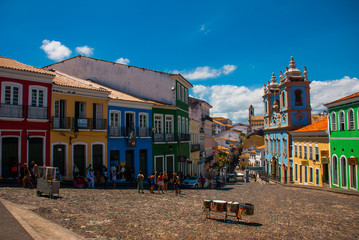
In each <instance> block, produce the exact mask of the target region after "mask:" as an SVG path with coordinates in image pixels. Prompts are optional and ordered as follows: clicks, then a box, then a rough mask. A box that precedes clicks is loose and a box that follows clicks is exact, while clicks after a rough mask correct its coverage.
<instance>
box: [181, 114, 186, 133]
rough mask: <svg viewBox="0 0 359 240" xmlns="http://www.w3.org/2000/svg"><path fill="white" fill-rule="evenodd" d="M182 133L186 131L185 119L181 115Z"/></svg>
mask: <svg viewBox="0 0 359 240" xmlns="http://www.w3.org/2000/svg"><path fill="white" fill-rule="evenodd" d="M182 133H186V121H185V119H184V117H182Z"/></svg>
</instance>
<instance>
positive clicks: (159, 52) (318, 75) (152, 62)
mask: <svg viewBox="0 0 359 240" xmlns="http://www.w3.org/2000/svg"><path fill="white" fill-rule="evenodd" d="M0 9H1V10H2V11H1V12H2V14H1V16H0V55H1V56H5V57H10V58H13V59H16V60H18V61H20V62H23V63H26V64H29V65H33V66H37V67H43V66H45V65H49V64H52V63H54V62H56V61H59V60H62V59H66V58H69V57H73V56H76V55H78V54H82V55H87V56H90V57H94V58H98V59H103V60H107V61H117V60H118V61H119V62H122V63H125V64H129V65H133V66H139V67H144V68H149V69H153V70H159V71H164V72H180V73H182V75H184V76H186V77H187V79H188V80H189V81H190V82H191V83H192V84H193V85H194V88H193V90H192V91H190V94H191V95H192V96H194V97H198V98H202V99H204V100H206V101H208V102H209V103H210V104H211V105H212V106H213V109H212V113H213V115H214V116H224V117H229V118H231V119H232V120H233V121H234V122H238V121H240V122H244V121H246V118H247V113H248V112H247V109H248V107H249V105H250V104H253V105H254V106H255V109H256V114H257V115H258V114H261V113H262V112H263V110H262V109H263V106H262V105H263V103H262V99H261V95H262V94H263V91H262V87H263V84H264V83H266V82H267V81H268V80H270V78H271V74H272V72H275V74H276V75H277V77H278V76H279V71H280V70H285V67H286V66H288V64H289V61H290V57H291V56H294V59H295V61H296V63H297V67H298V68H299V69H301V70H303V67H304V66H306V67H307V68H308V78H309V79H310V80H311V81H313V83H312V84H311V86H312V92H311V94H312V96H311V98H312V108H313V111H316V112H320V111H322V110H324V108H323V106H322V104H323V103H326V102H328V101H332V100H335V99H337V98H339V97H343V96H345V95H348V94H351V93H353V92H357V91H359V81H358V77H359V58H358V56H359V24H358V23H359V14H358V12H359V1H356V0H352V1H349V0H341V1H330V0H327V1H275V0H272V1H259V0H258V1H255V0H253V1H81V0H78V1H74V0H73V1H65V0H62V1H16V0H0ZM338 88H339V89H338ZM323 91H325V94H323Z"/></svg>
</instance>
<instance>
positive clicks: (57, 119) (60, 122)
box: [53, 99, 70, 128]
mask: <svg viewBox="0 0 359 240" xmlns="http://www.w3.org/2000/svg"><path fill="white" fill-rule="evenodd" d="M65 117H66V101H65V100H59V99H55V100H54V118H53V127H54V128H70V126H69V124H67V122H66V120H65Z"/></svg>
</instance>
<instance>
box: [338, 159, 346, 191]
mask: <svg viewBox="0 0 359 240" xmlns="http://www.w3.org/2000/svg"><path fill="white" fill-rule="evenodd" d="M346 162H347V160H346V159H345V157H341V158H340V170H341V171H340V172H341V182H342V187H346V186H347V164H346Z"/></svg>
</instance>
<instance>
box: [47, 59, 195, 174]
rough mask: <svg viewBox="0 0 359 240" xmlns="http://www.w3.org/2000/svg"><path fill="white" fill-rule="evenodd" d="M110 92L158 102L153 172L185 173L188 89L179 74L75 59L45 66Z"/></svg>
mask: <svg viewBox="0 0 359 240" xmlns="http://www.w3.org/2000/svg"><path fill="white" fill-rule="evenodd" d="M46 68H49V69H50V68H52V69H56V70H59V71H61V72H65V73H67V74H70V75H72V76H76V77H79V78H82V79H88V80H91V81H93V82H97V83H99V84H102V85H105V86H108V87H110V88H112V89H115V90H119V91H122V92H126V93H128V94H131V95H134V96H137V97H140V98H145V99H148V100H150V101H155V102H157V103H161V104H162V105H156V106H154V107H153V109H152V116H151V118H152V122H153V129H152V130H153V134H152V136H153V139H152V140H153V152H152V161H153V166H154V170H157V171H164V170H166V171H178V170H181V171H182V172H184V173H185V174H186V173H187V163H186V162H187V161H189V158H190V151H189V142H190V134H189V115H188V89H189V88H192V84H191V83H189V82H188V81H187V80H186V79H185V78H184V77H182V76H181V75H180V74H169V73H165V72H159V71H154V70H149V69H145V68H139V67H134V66H128V65H124V64H118V63H114V62H108V61H103V60H99V59H94V58H89V57H84V56H77V57H74V58H71V59H67V60H64V61H62V62H59V63H55V64H53V65H50V66H47V67H46Z"/></svg>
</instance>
